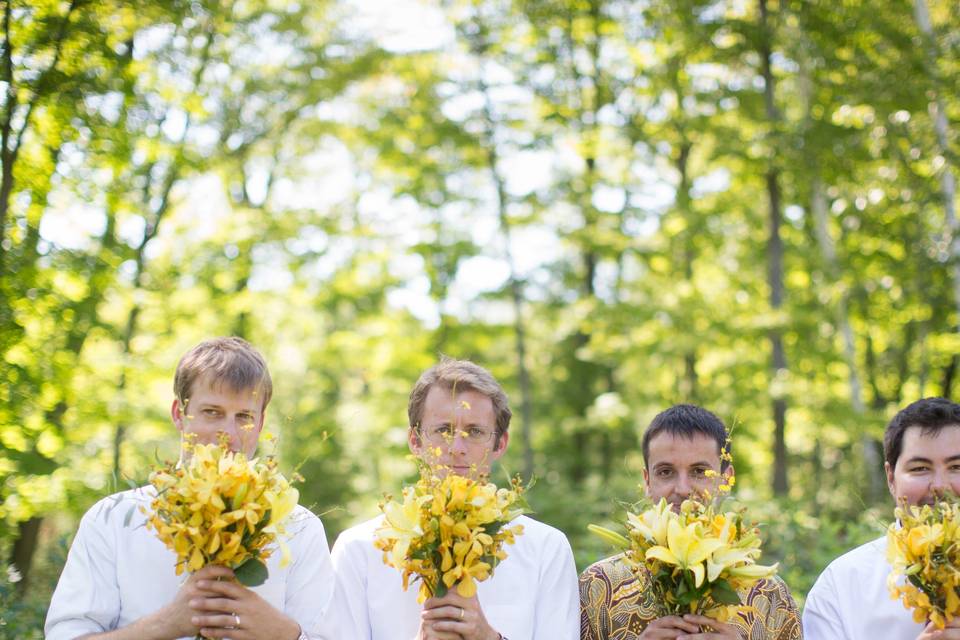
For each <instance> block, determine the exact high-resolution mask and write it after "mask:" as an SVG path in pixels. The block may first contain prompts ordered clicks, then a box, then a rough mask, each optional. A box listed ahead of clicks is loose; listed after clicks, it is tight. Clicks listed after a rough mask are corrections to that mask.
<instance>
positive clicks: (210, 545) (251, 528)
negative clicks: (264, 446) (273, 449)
mask: <svg viewBox="0 0 960 640" xmlns="http://www.w3.org/2000/svg"><path fill="white" fill-rule="evenodd" d="M185 447H187V448H188V451H189V452H190V453H191V455H190V457H189V459H187V460H186V461H184V462H183V463H182V464H177V465H174V464H170V465H167V466H166V467H164V468H161V469H158V470H157V471H154V472H153V473H152V474H150V483H151V484H152V485H153V486H154V487H155V488H156V490H157V496H156V498H154V499H153V501H152V503H151V505H150V509H149V510H146V509H145V510H144V511H145V513H146V515H147V527H148V528H149V529H152V530H153V531H155V532H156V534H157V537H158V538H159V539H160V541H161V542H163V543H164V544H165V545H166V546H167V547H168V548H169V549H170V550H172V551H173V552H174V553H175V554H176V555H177V565H176V572H177V575H180V574H182V573H183V572H184V571H188V572H194V571H197V570H198V569H201V568H203V567H205V566H206V565H208V564H218V565H223V566H226V567H230V568H231V569H233V570H234V572H235V573H236V576H237V580H239V581H240V582H241V583H242V584H244V585H247V586H257V585H259V584H262V583H263V582H264V581H265V580H266V579H267V567H266V564H264V560H266V559H267V558H268V557H270V555H271V554H272V553H273V551H274V544H273V543H274V542H276V543H277V544H278V545H279V547H280V549H281V552H282V554H283V558H282V560H281V564H282V565H286V564H287V563H288V562H289V561H290V553H289V549H288V548H287V546H286V544H285V543H284V540H283V536H284V535H285V530H284V522H285V520H286V519H287V518H288V517H289V515H290V514H291V512H292V511H293V509H294V507H296V505H297V500H298V498H299V494H298V492H297V490H296V489H295V488H294V487H292V486H290V483H289V482H288V481H287V480H286V478H284V477H283V475H281V474H280V472H279V470H278V469H277V463H276V461H275V460H274V458H273V457H271V456H267V457H265V458H264V459H262V460H260V459H257V458H253V459H248V458H247V457H246V456H245V455H244V454H243V453H234V452H231V451H230V450H229V449H228V448H227V446H226V443H225V442H221V443H220V444H209V445H192V444H187V445H185Z"/></svg>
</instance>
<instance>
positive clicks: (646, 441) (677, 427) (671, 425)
mask: <svg viewBox="0 0 960 640" xmlns="http://www.w3.org/2000/svg"><path fill="white" fill-rule="evenodd" d="M660 433H669V434H671V435H674V436H680V437H682V438H686V439H687V440H692V439H693V437H694V436H695V435H697V434H702V435H705V436H708V437H710V438H713V439H714V440H716V442H717V455H719V456H720V469H721V470H724V469H726V468H727V465H728V464H729V460H728V459H727V458H726V456H724V455H723V454H724V453H727V454H729V453H730V442H729V440H728V439H727V428H726V427H725V426H724V425H723V422H722V421H721V420H720V418H718V417H717V416H716V415H714V414H713V413H711V412H710V411H707V410H706V409H704V408H703V407H698V406H696V405H694V404H675V405H673V406H672V407H670V408H669V409H667V410H666V411H661V412H660V413H658V414H657V416H656V417H655V418H654V419H653V421H652V422H651V423H650V426H648V427H647V430H646V431H645V432H644V434H643V462H644V464H645V465H649V460H650V441H651V440H653V439H654V437H656V436H657V435H658V434H660Z"/></svg>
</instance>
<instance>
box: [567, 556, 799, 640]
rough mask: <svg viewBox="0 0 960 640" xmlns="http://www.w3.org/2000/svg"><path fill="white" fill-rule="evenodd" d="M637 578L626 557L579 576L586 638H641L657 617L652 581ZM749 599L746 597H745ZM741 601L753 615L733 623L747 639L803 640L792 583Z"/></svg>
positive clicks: (760, 589) (769, 585) (769, 583)
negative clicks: (790, 586)
mask: <svg viewBox="0 0 960 640" xmlns="http://www.w3.org/2000/svg"><path fill="white" fill-rule="evenodd" d="M642 576H643V574H640V576H638V575H636V574H634V572H633V571H631V570H630V567H629V566H628V565H627V564H626V562H624V561H623V554H620V555H616V556H613V557H612V558H607V559H606V560H601V561H600V562H596V563H594V564H592V565H590V566H589V567H587V569H586V570H585V571H584V572H583V573H582V574H581V575H580V638H581V640H637V638H639V637H640V634H641V633H643V630H644V629H645V628H646V626H647V624H649V623H650V622H652V621H653V620H654V619H656V617H657V613H656V612H657V603H656V602H655V601H654V597H653V592H652V591H651V590H650V589H648V588H647V584H648V583H647V581H646V580H645V579H644V578H643V577H642ZM744 596H746V598H744ZM740 599H741V601H742V602H745V603H746V604H748V605H750V606H752V607H753V608H754V611H752V612H749V613H745V614H740V615H739V616H738V617H736V618H735V619H734V620H732V621H731V624H733V625H734V626H736V627H738V628H740V629H741V630H742V632H743V638H745V639H746V640H800V639H801V638H803V633H802V631H801V628H800V616H799V613H798V612H797V605H796V603H795V602H794V601H793V598H792V597H791V596H790V591H789V590H788V589H787V585H786V584H784V582H783V580H781V579H780V578H776V577H775V578H773V579H769V580H761V581H760V582H758V583H757V584H756V585H754V587H753V588H752V589H750V591H749V592H741V593H740Z"/></svg>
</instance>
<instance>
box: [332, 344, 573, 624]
mask: <svg viewBox="0 0 960 640" xmlns="http://www.w3.org/2000/svg"><path fill="white" fill-rule="evenodd" d="M407 416H408V418H409V429H408V431H407V441H408V444H409V446H410V451H411V452H412V453H413V454H414V455H415V456H417V457H418V458H419V459H420V460H421V461H422V462H423V463H424V464H426V465H427V466H428V467H429V468H430V469H431V471H432V472H433V473H434V474H436V475H439V476H443V475H445V474H448V473H454V474H457V475H460V476H466V477H471V478H483V477H486V476H487V475H489V473H490V467H491V465H492V464H493V462H494V461H496V460H497V459H499V458H500V457H501V456H502V455H503V454H504V452H505V451H506V448H507V443H508V441H509V439H510V432H509V427H510V408H509V406H508V404H507V395H506V394H505V393H504V392H503V389H502V388H501V387H500V384H499V383H497V381H496V380H495V379H494V377H493V376H492V375H491V374H490V372H489V371H487V370H486V369H484V368H483V367H480V366H478V365H476V364H474V363H473V362H469V361H466V360H452V359H448V358H445V359H443V360H442V361H441V362H440V363H439V364H437V365H436V366H434V367H431V368H430V369H428V370H427V371H425V372H424V373H423V375H421V376H420V379H419V380H418V381H417V383H416V385H415V386H414V388H413V391H411V393H410V401H409V404H408V407H407ZM382 521H383V518H382V516H380V517H377V518H374V519H372V520H369V521H367V522H365V523H362V524H359V525H357V526H355V527H352V528H351V529H348V530H346V531H344V532H343V533H341V534H340V536H339V537H338V538H337V542H336V544H334V546H333V564H334V569H335V571H336V574H337V587H338V588H337V596H336V598H337V604H336V608H337V609H338V611H340V612H341V616H340V617H341V618H342V621H343V625H342V636H343V638H344V640H347V639H349V640H414V639H416V640H506V638H511V639H513V640H520V639H523V640H575V638H576V637H577V615H578V613H579V606H578V600H577V571H576V567H575V565H574V562H573V553H572V552H571V550H570V545H569V544H568V543H567V539H566V537H565V536H564V535H563V534H562V533H561V532H560V531H557V530H556V529H554V528H553V527H550V526H547V525H545V524H543V523H541V522H537V521H536V520H533V519H532V518H528V517H527V516H520V517H519V518H517V519H516V520H515V521H514V522H515V523H516V524H521V525H523V534H522V535H520V536H517V538H516V542H515V543H514V544H512V545H509V546H507V547H506V548H505V551H506V552H507V558H506V560H504V561H503V562H502V563H501V564H499V565H498V566H497V569H496V572H495V573H494V574H493V576H492V577H490V578H489V579H487V580H485V581H483V582H480V583H479V584H478V585H477V594H476V595H475V596H474V597H472V598H464V597H463V596H461V595H459V594H458V593H457V592H456V589H451V590H450V591H448V592H447V594H446V595H445V596H443V597H442V598H436V597H435V598H430V599H428V600H427V601H426V602H424V603H423V606H422V607H421V606H420V605H419V604H417V589H416V588H411V589H410V590H409V591H404V590H403V587H402V584H403V581H402V576H401V572H400V571H398V570H397V569H395V568H393V567H390V566H387V565H385V564H384V562H383V553H382V552H381V551H379V550H378V549H376V548H375V547H374V546H373V541H374V532H375V531H376V530H377V528H378V527H379V526H380V524H381V523H382Z"/></svg>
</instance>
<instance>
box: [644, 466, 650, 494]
mask: <svg viewBox="0 0 960 640" xmlns="http://www.w3.org/2000/svg"><path fill="white" fill-rule="evenodd" d="M643 489H644V491H645V492H646V494H647V497H648V498H649V497H650V472H649V471H648V470H647V467H646V466H644V467H643Z"/></svg>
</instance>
